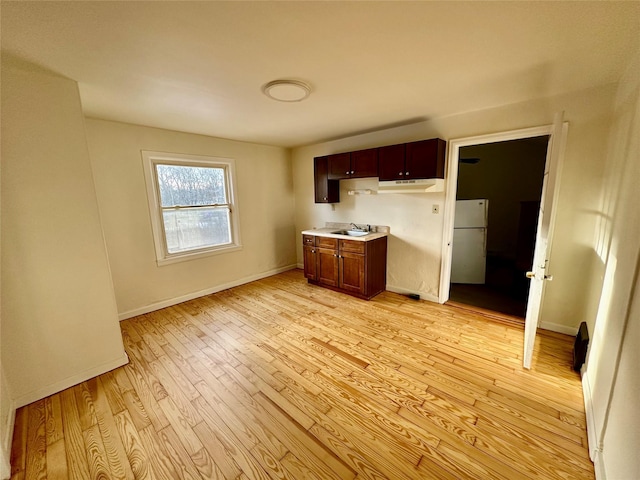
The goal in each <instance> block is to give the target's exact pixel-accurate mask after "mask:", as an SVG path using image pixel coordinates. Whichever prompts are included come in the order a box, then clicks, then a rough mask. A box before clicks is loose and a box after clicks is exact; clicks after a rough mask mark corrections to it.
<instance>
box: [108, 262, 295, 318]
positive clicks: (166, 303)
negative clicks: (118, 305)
mask: <svg viewBox="0 0 640 480" xmlns="http://www.w3.org/2000/svg"><path fill="white" fill-rule="evenodd" d="M294 268H297V265H296V264H292V265H287V266H285V267H280V268H276V269H273V270H269V271H267V272H262V273H258V274H256V275H250V276H248V277H244V278H240V279H238V280H234V281H232V282H228V283H223V284H222V285H217V286H215V287H211V288H207V289H205V290H200V291H198V292H192V293H187V294H186V295H180V296H179V297H173V298H168V299H166V300H162V301H161V302H156V303H152V304H150V305H145V306H144V307H140V308H134V309H133V310H129V311H127V312H122V313H119V314H118V319H119V320H120V321H122V320H126V319H127V318H132V317H137V316H138V315H143V314H145V313H149V312H154V311H156V310H160V309H161V308H166V307H170V306H172V305H177V304H178V303H182V302H187V301H189V300H193V299H194V298H199V297H204V296H205V295H211V294H212V293H217V292H221V291H222V290H227V289H229V288H233V287H237V286H240V285H244V284H245V283H249V282H254V281H256V280H260V279H262V278H266V277H270V276H272V275H277V274H278V273H282V272H286V271H288V270H293V269H294Z"/></svg>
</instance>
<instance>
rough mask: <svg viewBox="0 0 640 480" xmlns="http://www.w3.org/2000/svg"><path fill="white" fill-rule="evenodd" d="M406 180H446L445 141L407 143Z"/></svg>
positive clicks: (434, 139)
mask: <svg viewBox="0 0 640 480" xmlns="http://www.w3.org/2000/svg"><path fill="white" fill-rule="evenodd" d="M404 178H409V179H412V178H444V141H443V140H440V139H438V138H433V139H431V140H423V141H421V142H412V143H407V145H406V154H405V169H404Z"/></svg>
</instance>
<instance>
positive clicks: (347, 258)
mask: <svg viewBox="0 0 640 480" xmlns="http://www.w3.org/2000/svg"><path fill="white" fill-rule="evenodd" d="M311 239H313V240H311ZM303 242H304V246H303V251H304V275H305V277H306V278H307V279H308V281H309V283H313V284H315V285H320V286H324V287H327V288H331V289H332V290H338V291H341V292H344V293H348V294H350V295H353V296H356V297H359V298H365V299H370V298H372V297H374V296H375V295H377V294H378V293H380V292H382V291H384V290H385V287H386V281H387V237H381V238H377V239H374V240H370V241H358V240H346V239H345V240H342V239H337V238H329V237H321V236H312V235H305V236H304V240H303ZM310 243H313V245H310Z"/></svg>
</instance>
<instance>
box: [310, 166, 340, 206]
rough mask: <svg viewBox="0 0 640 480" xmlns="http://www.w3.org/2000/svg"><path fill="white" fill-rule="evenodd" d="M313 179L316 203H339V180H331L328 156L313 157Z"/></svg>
mask: <svg viewBox="0 0 640 480" xmlns="http://www.w3.org/2000/svg"><path fill="white" fill-rule="evenodd" d="M313 179H314V191H315V200H316V203H338V202H339V201H340V188H339V184H338V180H329V159H328V157H316V158H314V159H313Z"/></svg>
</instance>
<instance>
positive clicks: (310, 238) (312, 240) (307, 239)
mask: <svg viewBox="0 0 640 480" xmlns="http://www.w3.org/2000/svg"><path fill="white" fill-rule="evenodd" d="M302 244H303V245H311V246H313V245H315V244H316V237H315V236H314V235H303V236H302Z"/></svg>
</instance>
